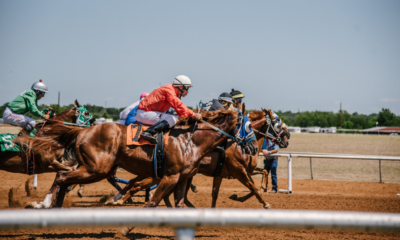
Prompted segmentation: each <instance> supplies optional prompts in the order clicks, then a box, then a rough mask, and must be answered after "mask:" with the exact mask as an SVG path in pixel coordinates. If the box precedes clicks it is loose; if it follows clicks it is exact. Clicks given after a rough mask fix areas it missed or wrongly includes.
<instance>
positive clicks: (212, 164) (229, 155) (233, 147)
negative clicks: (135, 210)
mask: <svg viewBox="0 0 400 240" xmlns="http://www.w3.org/2000/svg"><path fill="white" fill-rule="evenodd" d="M267 115H268V116H270V118H271V119H272V125H275V123H276V120H275V118H274V116H273V115H272V112H271V110H264V109H262V111H252V112H251V113H250V115H249V119H250V120H251V121H252V124H251V125H252V128H253V129H254V130H255V132H256V140H257V144H258V151H256V152H255V153H252V154H245V153H244V152H243V151H242V148H241V146H240V145H239V144H238V143H237V142H234V141H229V140H228V143H227V146H226V151H225V154H226V159H225V163H224V165H223V168H222V170H221V172H220V174H219V175H218V176H213V175H214V173H215V169H216V167H217V164H218V162H219V161H218V158H219V153H218V152H216V151H214V152H211V153H209V154H207V155H206V156H205V157H204V158H202V159H201V160H200V168H199V171H198V173H201V174H203V175H206V176H210V177H214V181H213V189H212V204H211V207H212V208H215V206H216V201H217V198H218V193H219V188H220V186H221V182H222V179H223V178H228V179H232V178H234V179H238V180H239V181H240V182H241V183H242V184H243V185H244V186H246V187H247V188H248V189H249V190H250V191H251V194H252V195H251V196H253V195H256V197H257V199H258V200H259V202H260V203H261V204H263V207H264V208H269V206H270V205H269V203H268V202H267V201H266V200H265V199H264V198H263V197H262V196H261V193H260V192H259V191H258V190H257V187H256V185H255V184H254V181H253V180H252V179H251V176H250V175H251V173H252V172H253V171H254V169H255V168H256V166H257V163H258V154H259V150H260V149H261V147H262V145H263V142H264V139H265V136H264V135H262V134H260V133H259V132H261V133H265V132H267V131H269V133H270V134H271V135H272V136H275V137H278V135H276V133H275V132H274V131H273V130H272V129H271V128H269V127H268V123H267V117H266V116H267ZM257 132H258V133H257ZM287 144H288V138H287V137H286V136H282V141H281V147H285V146H287ZM191 181H192V178H190V179H189V180H188V183H187V185H186V192H185V200H184V203H185V204H186V206H188V207H194V206H193V204H192V203H190V201H189V200H188V199H187V193H188V190H189V187H190V184H191ZM149 182H151V179H145V180H143V181H142V182H137V183H135V186H136V187H134V188H132V189H131V190H130V191H129V192H127V194H126V195H125V196H124V197H123V198H121V199H120V200H118V199H115V198H116V197H118V195H117V196H114V198H111V199H109V200H108V201H107V203H106V204H107V205H122V204H123V203H124V201H125V200H127V199H129V198H130V197H131V195H132V194H134V193H136V192H137V191H138V190H140V189H145V188H146V187H148V185H145V183H149ZM126 188H129V186H128V185H127V186H126ZM125 190H126V189H125ZM171 193H172V192H170V193H169V194H168V195H167V196H166V197H164V202H165V203H166V205H167V206H168V207H171V206H172V205H171V203H170V202H169V195H170V194H171ZM123 194H125V192H124V191H121V192H120V195H123ZM115 200H117V201H115Z"/></svg>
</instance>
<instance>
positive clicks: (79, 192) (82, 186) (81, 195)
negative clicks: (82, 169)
mask: <svg viewBox="0 0 400 240" xmlns="http://www.w3.org/2000/svg"><path fill="white" fill-rule="evenodd" d="M84 188H85V184H79V190H78V196H79V197H80V198H82V197H83V189H84Z"/></svg>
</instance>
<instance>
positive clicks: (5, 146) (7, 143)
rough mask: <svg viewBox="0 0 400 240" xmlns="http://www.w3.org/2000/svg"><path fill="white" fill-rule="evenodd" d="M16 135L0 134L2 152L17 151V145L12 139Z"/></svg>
mask: <svg viewBox="0 0 400 240" xmlns="http://www.w3.org/2000/svg"><path fill="white" fill-rule="evenodd" d="M16 136H17V135H16V134H0V147H1V151H2V152H5V151H8V152H19V146H18V145H16V144H14V143H13V141H12V140H13V139H14V138H15V137H16Z"/></svg>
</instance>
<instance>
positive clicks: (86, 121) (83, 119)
mask: <svg viewBox="0 0 400 240" xmlns="http://www.w3.org/2000/svg"><path fill="white" fill-rule="evenodd" d="M74 104H75V106H74V107H72V108H70V109H67V110H65V111H64V112H62V113H60V114H59V115H57V116H56V117H55V118H54V120H59V121H63V122H69V123H76V124H78V125H79V126H87V125H90V126H93V125H95V121H96V119H95V118H94V117H93V116H92V114H90V113H89V111H88V110H86V108H85V106H83V105H81V104H79V102H78V100H75V101H74Z"/></svg>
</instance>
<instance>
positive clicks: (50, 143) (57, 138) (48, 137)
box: [14, 120, 83, 153]
mask: <svg viewBox="0 0 400 240" xmlns="http://www.w3.org/2000/svg"><path fill="white" fill-rule="evenodd" d="M48 123H49V124H52V127H51V128H44V129H40V130H39V131H38V137H36V138H31V137H30V136H29V135H26V134H23V135H22V136H18V137H16V138H15V139H14V141H15V142H17V143H24V144H26V145H27V146H28V147H29V151H30V150H33V151H34V152H38V153H40V152H46V151H55V150H60V149H63V148H66V147H68V146H69V145H71V144H72V143H73V142H74V141H75V139H76V136H77V135H78V134H79V133H80V132H81V131H82V129H83V128H81V127H75V126H67V125H64V124H60V123H59V122H57V121H52V120H48Z"/></svg>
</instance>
